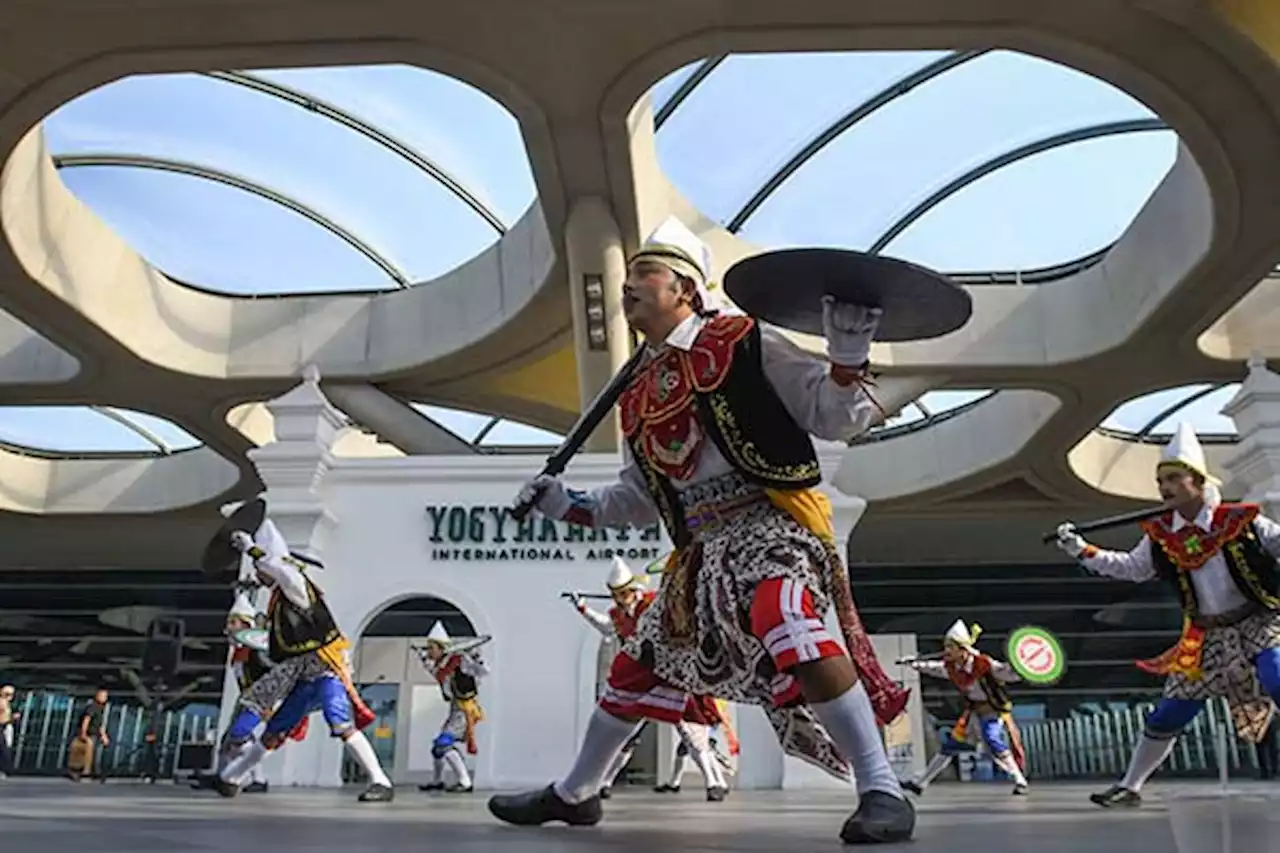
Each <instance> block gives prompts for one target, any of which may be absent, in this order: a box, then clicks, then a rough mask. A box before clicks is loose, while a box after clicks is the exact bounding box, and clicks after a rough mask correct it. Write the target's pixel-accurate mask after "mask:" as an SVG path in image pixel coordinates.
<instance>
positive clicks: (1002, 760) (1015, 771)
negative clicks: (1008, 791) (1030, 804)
mask: <svg viewBox="0 0 1280 853" xmlns="http://www.w3.org/2000/svg"><path fill="white" fill-rule="evenodd" d="M991 760H992V761H994V762H995V765H996V767H999V768H1000V769H1001V770H1003V771H1004V772H1005V773H1008V774H1009V775H1010V776H1011V777H1012V778H1013V784H1015V785H1025V784H1027V777H1026V776H1023V775H1022V768H1021V767H1019V766H1018V762H1016V761H1014V760H1013V753H1012V752H1002V753H1000V754H999V755H995V756H992V758H991Z"/></svg>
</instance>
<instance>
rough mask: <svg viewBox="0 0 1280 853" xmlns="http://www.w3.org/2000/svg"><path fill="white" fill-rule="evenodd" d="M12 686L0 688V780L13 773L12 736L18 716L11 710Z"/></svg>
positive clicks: (6, 685) (7, 685)
mask: <svg viewBox="0 0 1280 853" xmlns="http://www.w3.org/2000/svg"><path fill="white" fill-rule="evenodd" d="M13 695H14V689H13V685H12V684H5V685H3V686H0V779H4V778H6V777H7V776H9V774H10V773H12V772H13V766H14V763H15V762H14V755H13V736H14V726H15V725H16V724H17V722H18V714H17V713H16V712H15V711H14V710H13Z"/></svg>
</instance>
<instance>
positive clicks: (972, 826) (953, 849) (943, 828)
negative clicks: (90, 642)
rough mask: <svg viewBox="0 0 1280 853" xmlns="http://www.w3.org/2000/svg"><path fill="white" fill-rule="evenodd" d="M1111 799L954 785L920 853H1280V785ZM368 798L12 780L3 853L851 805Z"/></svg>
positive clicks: (790, 824)
mask: <svg viewBox="0 0 1280 853" xmlns="http://www.w3.org/2000/svg"><path fill="white" fill-rule="evenodd" d="M1097 787H1100V786H1097V785H1093V786H1082V785H1074V784H1072V785H1066V784H1059V785H1054V784H1040V785H1037V786H1036V787H1035V788H1034V789H1033V792H1032V795H1031V796H1030V797H1026V798H1012V797H1010V796H1008V791H1007V788H1005V787H1004V786H997V785H986V784H964V785H961V784H954V783H953V784H939V785H935V786H934V787H933V788H931V789H930V790H929V792H928V795H927V796H926V797H924V798H923V799H921V800H919V801H917V806H918V813H919V822H918V828H917V833H916V840H915V841H914V842H913V843H911V844H910V845H902V846H901V847H900V848H898V849H910V850H912V851H915V853H964V851H983V853H1014V851H1033V852H1034V853H1060V851H1068V850H1069V851H1082V853H1084V851H1088V853H1101V851H1116V853H1147V851H1153V853H1154V851H1161V853H1168V851H1178V853H1280V784H1274V785H1264V784H1250V783H1242V784H1239V785H1233V786H1232V787H1231V788H1230V790H1229V794H1228V796H1226V797H1224V796H1222V795H1221V793H1220V791H1219V789H1218V788H1217V787H1216V786H1213V785H1207V784H1194V783H1163V784H1161V783H1153V784H1152V785H1151V786H1150V787H1149V788H1148V791H1147V802H1146V803H1144V805H1143V806H1142V807H1141V808H1138V809H1126V810H1103V809H1099V808H1098V807H1096V806H1093V805H1092V804H1090V803H1089V802H1088V799H1087V798H1088V794H1089V792H1090V791H1092V790H1094V789H1096V788H1097ZM357 793H358V791H357V790H354V789H353V790H344V791H338V790H309V789H297V788H294V789H283V788H282V789H275V790H272V791H271V792H270V793H268V794H265V795H242V796H240V797H239V798H237V799H234V800H222V799H220V798H219V797H218V796H217V795H216V794H213V793H211V792H199V793H197V792H193V791H190V790H188V789H186V788H184V787H180V786H174V785H169V784H161V785H156V786H143V785H140V784H135V783H131V782H113V783H110V784H107V785H96V784H81V785H75V784H72V783H70V782H64V781H60V780H56V781H55V780H23V779H9V780H5V781H0V851H10V850H12V851H14V853H19V852H20V853H61V851H75V853H152V851H156V853H161V851H174V853H186V851H205V850H209V851H212V850H229V851H237V853H295V851H296V853H358V851H377V853H393V852H394V851H402V850H403V851H439V853H503V851H505V853H551V851H584V853H585V851H601V853H611V851H613V852H614V853H622V851H627V853H685V851H690V852H691V853H692V852H693V851H696V853H711V851H738V850H741V851H753V853H754V851H760V853H766V852H767V853H802V851H803V853H809V851H835V850H840V849H842V845H841V844H840V843H839V841H838V839H837V833H838V832H839V829H840V825H841V823H842V822H843V821H844V819H845V817H846V815H847V814H848V813H849V811H850V807H851V805H852V804H851V802H850V799H848V798H844V797H841V796H839V795H838V794H834V793H831V792H827V791H824V792H821V793H818V792H814V793H808V792H797V791H792V792H785V793H784V792H766V791H739V792H735V793H734V794H733V795H732V796H731V797H730V798H729V799H728V800H727V801H726V802H724V803H707V802H705V801H703V799H702V798H701V796H699V795H698V794H697V793H695V792H693V791H685V792H684V793H683V794H680V795H678V796H664V795H658V794H651V793H648V792H647V791H635V792H631V791H624V792H621V793H619V794H618V795H616V796H615V797H614V798H613V799H612V800H611V801H609V802H608V803H606V804H605V805H606V816H605V820H604V822H603V823H601V824H600V825H599V826H597V827H593V828H590V829H569V828H567V827H563V826H548V827H545V828H542V829H518V828H514V827H507V826H503V825H500V824H498V823H496V822H495V821H494V820H493V819H492V818H491V817H490V816H489V814H488V812H487V810H486V808H485V801H486V799H487V796H488V795H487V794H481V793H476V794H473V795H470V796H466V795H463V796H456V795H455V796H440V795H429V794H423V793H420V792H419V791H417V790H416V789H407V788H406V789H400V790H399V791H397V799H396V801H395V802H394V803H390V804H367V805H366V804H360V803H357V802H356V801H355V796H356V794H357Z"/></svg>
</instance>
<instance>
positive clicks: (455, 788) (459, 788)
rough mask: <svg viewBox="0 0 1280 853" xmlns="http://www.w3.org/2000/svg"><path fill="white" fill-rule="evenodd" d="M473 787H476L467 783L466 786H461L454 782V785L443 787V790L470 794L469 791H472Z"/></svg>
mask: <svg viewBox="0 0 1280 853" xmlns="http://www.w3.org/2000/svg"><path fill="white" fill-rule="evenodd" d="M475 789H476V786H475V785H467V786H465V787H464V786H462V785H457V784H454V785H450V786H449V787H447V788H445V789H444V792H445V793H446V794H470V793H471V792H472V791H474V790H475Z"/></svg>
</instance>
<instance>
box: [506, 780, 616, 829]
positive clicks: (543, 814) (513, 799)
mask: <svg viewBox="0 0 1280 853" xmlns="http://www.w3.org/2000/svg"><path fill="white" fill-rule="evenodd" d="M489 812H490V814H492V815H493V816H494V817H496V818H497V819H498V820H500V821H504V822H505V823H510V824H514V825H516V826H542V824H544V823H551V822H552V821H560V822H562V823H567V824H569V825H570V826H595V825H596V824H597V823H599V822H600V818H601V817H603V816H604V810H603V809H602V808H601V807H600V797H599V795H596V796H594V797H592V798H591V799H589V800H583V801H582V802H580V803H576V804H570V803H566V802H565V801H564V800H562V799H560V796H559V795H558V794H557V793H556V788H555V786H554V785H548V786H547V787H545V788H543V789H541V790H538V791H526V792H525V793H523V794H498V795H497V796H494V797H491V798H490V799H489Z"/></svg>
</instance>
